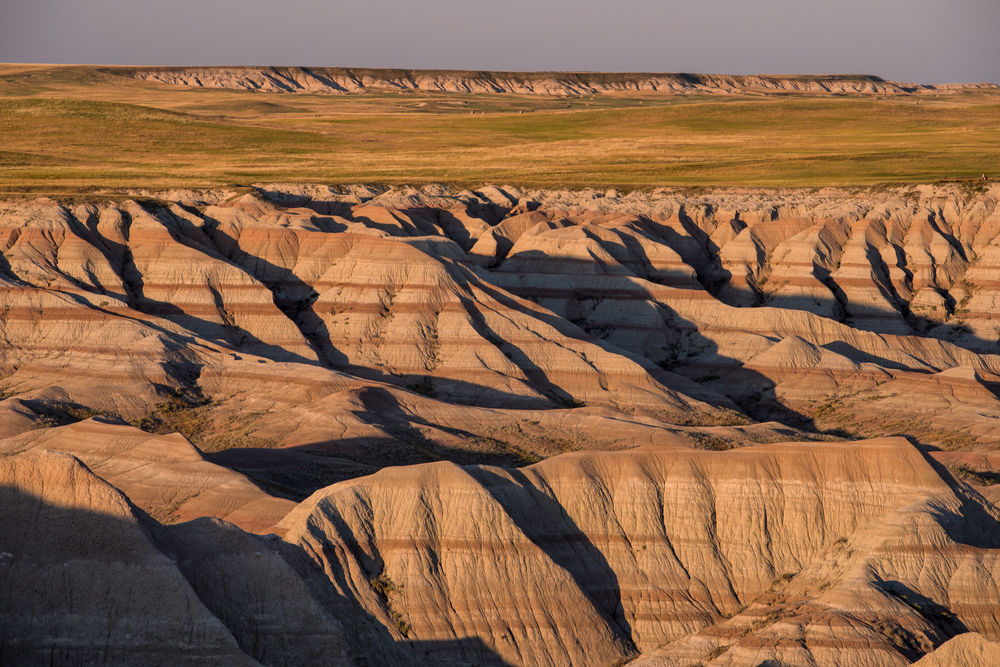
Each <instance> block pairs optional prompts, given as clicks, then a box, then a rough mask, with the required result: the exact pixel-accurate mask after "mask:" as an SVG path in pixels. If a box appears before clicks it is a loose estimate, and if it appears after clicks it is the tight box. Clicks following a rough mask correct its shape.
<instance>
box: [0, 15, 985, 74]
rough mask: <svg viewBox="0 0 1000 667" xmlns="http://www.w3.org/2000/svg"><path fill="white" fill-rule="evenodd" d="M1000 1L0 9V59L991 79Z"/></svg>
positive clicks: (15, 60)
mask: <svg viewBox="0 0 1000 667" xmlns="http://www.w3.org/2000/svg"><path fill="white" fill-rule="evenodd" d="M998 33H1000V0H839V1H838V0H756V1H753V0H676V1H674V2H669V1H660V2H657V1H654V0H611V1H604V2H599V1H597V0H507V1H506V2H498V1H493V2H488V1H487V0H422V1H421V0H416V1H415V0H410V1H407V0H365V1H358V0H355V1H351V2H345V1H342V0H332V1H330V0H327V1H324V0H283V1H278V0H0V62H49V63H51V62H57V63H100V64H121V65H307V66H344V67H401V68H412V69H475V70H480V69H483V70H518V71H520V70H595V71H644V72H697V73H712V74H755V73H767V74H798V73H802V74H805V73H810V74H813V73H814V74H824V73H863V74H877V75H879V76H882V77H885V78H887V79H893V80H897V81H909V82H918V83H947V82H956V83H967V82H973V81H991V82H995V83H1000V35H998Z"/></svg>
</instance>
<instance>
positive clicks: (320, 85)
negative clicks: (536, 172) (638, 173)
mask: <svg viewBox="0 0 1000 667" xmlns="http://www.w3.org/2000/svg"><path fill="white" fill-rule="evenodd" d="M128 74H129V75H130V76H132V77H134V78H136V79H141V80H144V81H156V82H160V83H168V84H173V85H183V86H199V87H206V88H232V89H237V90H259V91H264V92H272V93H325V94H333V95H344V94H348V93H361V92H365V91H366V90H372V91H385V90H423V91H429V92H461V93H493V94H498V93H515V94H519V95H563V96H565V95H599V94H602V93H620V92H627V91H642V92H661V93H662V92H666V93H682V94H686V93H718V94H726V93H730V94H731V93H744V92H784V93H809V94H813V95H815V94H820V95H833V94H892V95H900V94H913V93H922V92H934V93H935V94H941V93H950V92H957V91H959V90H962V89H963V88H977V87H993V86H992V84H969V85H961V86H959V85H944V86H931V85H923V84H912V83H899V82H895V81H885V80H883V79H881V78H879V77H877V76H826V77H823V76H819V77H813V76H808V77H806V76H802V77H796V76H728V75H713V74H643V73H623V74H601V73H595V72H459V71H448V70H387V69H381V70H380V69H350V68H335V67H174V68H156V69H137V70H130V71H129V72H128Z"/></svg>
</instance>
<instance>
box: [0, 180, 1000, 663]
mask: <svg viewBox="0 0 1000 667" xmlns="http://www.w3.org/2000/svg"><path fill="white" fill-rule="evenodd" d="M998 199H1000V190H998V189H997V187H996V186H988V187H976V188H971V187H968V186H958V185H955V186H933V187H932V186H927V187H913V188H901V189H899V190H884V191H878V192H875V191H865V192H847V191H842V190H822V191H802V190H788V191H732V190H729V191H719V192H705V193H701V194H692V193H683V192H679V191H671V190H658V191H654V192H638V191H637V192H633V193H629V194H624V193H621V192H618V191H608V192H597V191H582V192H579V191H577V192H569V191H529V190H522V189H518V188H514V187H507V186H504V187H492V186H491V187H485V188H482V189H480V190H478V191H476V192H472V191H462V192H456V191H451V190H449V189H447V188H444V187H439V186H431V187H427V188H424V189H423V190H416V189H390V190H387V191H383V190H379V189H375V188H368V187H353V188H342V189H339V190H338V189H333V188H328V187H322V186H298V185H287V184H286V185H281V184H273V185H262V186H259V187H257V188H255V190H254V191H253V192H251V193H248V194H247V193H233V192H224V191H204V192H191V191H184V192H172V193H158V194H151V193H135V196H134V198H133V199H129V200H122V201H116V202H114V203H111V202H107V201H100V200H97V199H95V200H93V202H91V203H83V204H79V203H77V204H60V203H57V202H55V201H52V200H47V199H38V200H33V201H20V202H7V203H5V204H3V206H2V209H0V248H2V251H3V256H2V258H0V282H2V287H3V290H2V292H0V300H2V303H0V312H2V315H0V375H2V378H3V379H2V382H0V388H2V391H3V397H4V398H3V400H2V401H0V474H2V475H3V477H4V479H3V481H2V486H0V493H3V494H5V497H7V500H5V501H4V502H5V506H7V507H9V508H10V509H9V511H5V513H4V514H3V516H2V517H0V521H2V522H3V523H2V529H0V540H2V542H0V551H2V552H3V553H2V554H0V578H2V579H3V581H4V584H3V585H4V586H5V587H6V590H8V591H9V592H10V593H9V594H7V595H5V597H4V599H3V600H2V602H0V605H2V606H0V617H2V618H3V621H2V623H0V626H2V627H3V628H4V629H3V631H2V634H0V648H2V653H0V662H3V663H4V664H41V663H43V662H44V663H47V664H48V663H50V664H69V663H71V662H72V663H73V664H81V663H82V664H131V663H134V662H136V661H150V660H152V657H151V656H156V659H157V660H160V661H161V662H162V664H219V662H220V661H222V662H226V664H264V665H286V664H287V665H293V664H294V665H311V664H317V665H319V664H345V665H359V666H360V665H365V664H447V663H448V662H449V661H454V662H457V663H467V664H469V663H471V664H498V665H499V664H505V665H569V664H572V665H604V664H614V663H615V662H616V661H622V660H627V659H631V658H636V656H638V657H637V658H636V662H635V663H634V664H649V665H689V664H692V663H699V662H701V663H702V664H712V665H733V666H736V665H748V666H756V665H760V664H817V665H834V664H838V665H905V664H910V663H912V662H914V661H915V660H917V659H919V658H921V657H922V656H924V655H925V654H931V653H932V652H934V651H935V649H937V648H938V647H939V646H940V647H942V648H941V649H940V651H941V653H940V654H938V653H936V652H935V653H933V654H932V655H928V657H927V658H924V660H927V661H932V660H934V659H936V658H935V656H938V658H940V660H946V659H951V660H966V663H965V664H975V663H974V662H969V660H971V659H972V658H962V657H961V656H972V655H990V654H992V655H995V654H996V651H997V647H996V646H995V645H994V644H992V643H991V642H994V641H997V640H1000V628H998V626H997V621H996V618H995V613H994V612H995V609H996V608H997V607H998V605H1000V600H997V599H995V598H996V595H995V591H996V589H997V576H998V575H997V570H996V566H995V563H994V561H995V559H996V549H997V548H998V547H1000V544H998V543H997V540H998V539H1000V537H998V536H1000V523H998V521H1000V513H998V510H997V509H996V507H995V506H994V505H993V503H992V500H993V499H996V498H997V497H998V496H997V494H995V493H993V487H992V486H991V484H992V483H993V482H995V481H996V479H997V478H998V474H1000V461H998V460H997V457H996V456H995V455H994V454H993V450H995V448H996V445H997V435H996V434H997V433H998V432H1000V430H998V429H997V428H996V427H997V422H998V419H1000V410H998V408H1000V401H998V398H997V394H996V393H995V392H996V390H997V388H998V387H1000V355H998V354H996V353H997V352H1000V348H998V347H997V346H998V335H1000V333H998V332H1000V329H998V327H997V325H996V324H995V318H996V317H997V316H996V314H995V312H996V306H995V304H994V301H995V300H996V298H997V294H996V292H997V290H998V289H1000V288H998V284H997V281H996V280H995V279H994V278H993V275H994V274H995V273H996V271H997V265H998V262H1000V255H997V251H996V249H997V248H998V247H1000V245H998V244H1000V208H998ZM995 255H996V256H995ZM706 450H708V451H706ZM119 539H120V540H126V541H128V545H127V546H123V547H122V546H116V544H118V543H117V542H116V540H119ZM122 544H124V543H122ZM237 582H238V583H237ZM65 591H71V592H72V593H71V594H67V593H65ZM164 591H168V592H169V594H166V593H164ZM107 610H112V612H111V613H110V614H109V613H107ZM970 633H971V634H970ZM95 637H99V638H100V639H99V640H97V639H95ZM953 637H955V639H952V638H953ZM949 640H951V641H949ZM946 655H950V656H953V657H952V658H946V657H944V656H946ZM954 656H959V657H954ZM241 661H242V662H241ZM767 661H772V662H771V663H768V662H767ZM921 664H925V663H921ZM926 664H938V663H934V662H927V663H926ZM942 664H944V663H942ZM956 664H962V663H960V662H959V663H956Z"/></svg>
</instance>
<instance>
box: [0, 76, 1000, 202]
mask: <svg viewBox="0 0 1000 667" xmlns="http://www.w3.org/2000/svg"><path fill="white" fill-rule="evenodd" d="M115 72H116V70H113V69H109V68H98V67H70V66H52V65H0V196H10V195H16V194H50V195H56V196H60V195H74V194H76V195H78V194H87V193H92V192H95V191H109V190H110V191H118V190H121V191H124V190H127V189H134V188H148V189H151V190H161V189H171V188H205V187H219V186H228V187H244V186H247V185H249V184H252V183H260V182H277V181H284V182H288V181H294V182H319V183H327V184H343V183H376V184H412V185H420V184H425V183H430V182H435V183H447V184H451V185H455V186H463V187H465V186H470V185H481V184H483V183H513V184H517V185H522V186H529V187H572V188H579V187H585V186H590V187H600V188H605V187H616V188H621V189H626V190H628V189H633V188H643V189H647V188H654V187H658V186H767V187H820V186H828V185H836V186H864V187H868V186H878V185H883V184H902V183H917V182H935V181H939V180H950V179H971V178H974V177H977V176H979V174H981V173H983V172H986V173H989V174H992V175H995V176H1000V150H998V147H1000V91H997V90H995V89H994V90H983V91H975V92H971V91H970V92H963V93H960V94H953V95H944V94H942V95H939V96H936V95H919V96H899V97H879V98H872V97H870V96H868V97H861V96H857V97H851V96H837V97H818V96H806V95H801V94H799V95H773V96H754V95H749V94H743V95H702V96H690V95H667V94H656V93H631V94H624V93H623V94H620V95H599V96H595V97H574V98H561V97H548V96H527V95H510V94H498V95H482V94H478V95H474V94H461V93H425V92H421V91H408V92H402V93H370V92H366V93H364V94H360V95H343V96H333V95H318V94H288V93H260V92H249V91H234V90H223V89H207V88H189V87H183V86H169V85H163V84H156V83H148V82H143V81H138V80H135V79H131V78H127V77H124V76H121V75H120V74H116V73H115Z"/></svg>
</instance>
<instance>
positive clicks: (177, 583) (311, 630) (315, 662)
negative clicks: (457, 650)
mask: <svg viewBox="0 0 1000 667" xmlns="http://www.w3.org/2000/svg"><path fill="white" fill-rule="evenodd" d="M0 500H2V502H3V507H4V512H3V513H0V590H3V591H4V594H3V595H2V596H0V663H2V664H4V665H18V666H19V667H20V666H24V667H31V666H35V665H39V666H40V665H49V666H59V667H62V666H64V665H65V666H69V665H81V664H82V665H98V664H100V665H112V666H114V665H120V666H122V667H125V666H127V665H140V664H141V665H164V666H166V665H206V666H207V665H248V666H250V665H270V666H273V667H310V666H316V667H319V666H320V665H324V666H344V667H353V666H355V665H358V666H359V667H360V666H361V665H372V664H386V665H388V664H393V665H412V666H414V667H417V666H425V665H429V664H431V663H429V662H428V661H426V660H425V659H424V658H423V657H422V655H420V654H419V653H416V652H414V653H410V652H407V651H403V650H400V648H399V647H397V646H395V645H394V643H393V639H392V636H391V635H390V633H389V632H388V631H386V630H385V629H384V628H383V627H382V626H380V625H378V624H377V623H375V622H374V621H372V620H371V618H370V617H369V616H368V615H367V614H366V613H365V612H364V610H363V609H362V608H360V607H359V606H358V605H357V604H355V603H353V602H351V601H349V600H347V599H346V598H343V597H342V596H340V595H338V594H337V592H336V590H335V588H334V587H333V586H332V585H331V584H330V583H329V582H327V581H325V580H324V579H323V578H322V576H321V575H319V574H317V573H316V572H315V571H314V570H312V569H311V568H310V566H309V564H308V562H307V560H306V558H305V557H304V556H303V554H301V552H300V551H299V550H296V549H294V548H291V547H290V546H289V545H287V544H285V543H283V542H282V541H281V540H279V539H277V537H276V536H274V535H270V536H266V537H258V536H255V535H250V534H248V533H245V532H243V531H242V530H240V529H238V528H236V527H234V526H232V525H231V524H228V523H225V522H223V521H218V520H213V519H199V520H195V521H190V522H187V523H183V524H180V525H176V526H170V527H163V526H160V525H159V524H157V523H156V522H155V521H153V520H151V519H150V518H149V517H147V516H145V515H144V514H143V513H142V512H141V511H140V510H137V509H136V508H135V507H134V506H133V505H131V503H129V501H128V499H127V498H125V496H123V495H122V494H121V493H120V492H119V491H118V490H116V489H114V488H113V487H111V486H110V485H108V484H107V483H106V482H104V481H103V480H101V479H100V478H98V477H96V476H95V475H94V474H93V473H91V472H90V471H89V470H88V469H87V468H86V467H85V466H84V465H82V464H81V463H80V462H79V461H78V460H77V459H75V458H73V457H71V456H68V455H66V454H57V453H54V452H50V451H34V452H28V453H24V454H18V455H13V456H4V457H0ZM434 664H445V665H451V664H452V663H451V662H448V661H445V662H443V663H434Z"/></svg>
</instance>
